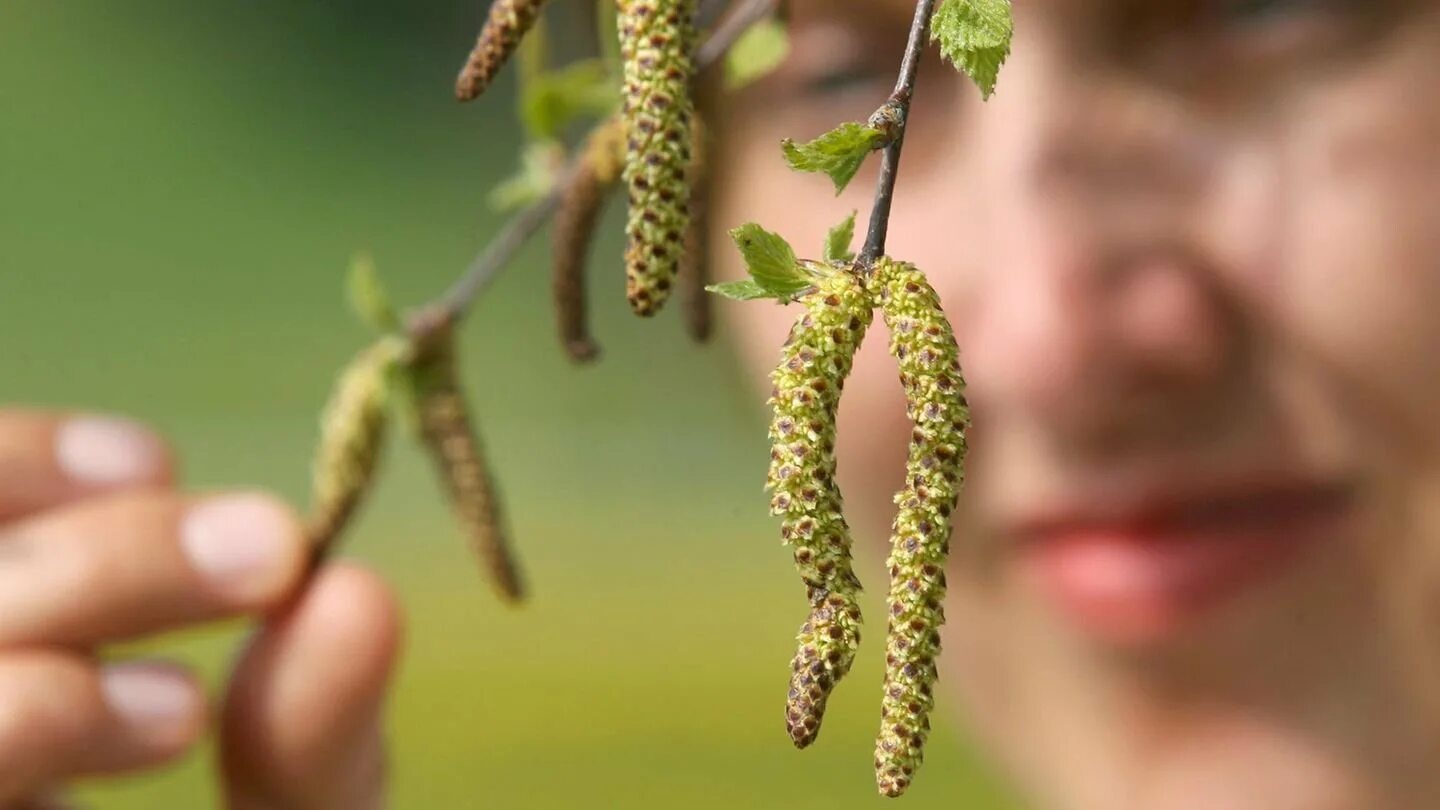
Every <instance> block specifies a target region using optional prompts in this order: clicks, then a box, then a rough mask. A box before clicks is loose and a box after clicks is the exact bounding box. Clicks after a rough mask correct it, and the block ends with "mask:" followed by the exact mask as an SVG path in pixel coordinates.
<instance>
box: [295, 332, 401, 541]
mask: <svg viewBox="0 0 1440 810" xmlns="http://www.w3.org/2000/svg"><path fill="white" fill-rule="evenodd" d="M401 351H402V345H401V344H400V343H398V342H396V341H395V340H393V339H388V338H387V339H383V340H381V341H380V342H378V343H376V344H374V345H372V346H370V347H368V348H367V349H365V350H364V351H362V352H361V353H360V354H359V355H357V356H356V357H355V359H353V360H351V361H350V364H349V365H348V366H346V367H345V370H344V371H343V372H342V373H341V375H340V379H339V380H338V381H337V382H336V384H335V388H334V390H333V392H332V393H331V395H330V401H329V402H328V403H327V404H326V406H325V410H324V412H323V414H322V416H321V419H320V443H319V446H317V447H316V449H315V457H314V459H313V461H312V465H311V505H310V514H309V516H308V518H307V519H306V536H307V538H308V540H309V543H310V548H311V555H312V558H313V559H315V560H316V561H318V560H320V559H322V558H323V557H325V555H327V554H328V553H329V551H330V549H331V548H332V547H333V546H334V544H335V542H336V540H337V539H338V538H339V536H340V534H341V532H342V531H344V529H345V526H346V524H347V523H348V522H349V520H350V517H351V516H352V515H353V514H354V512H355V509H356V507H358V506H359V505H360V502H361V501H362V500H363V499H364V497H365V494H366V493H367V492H368V491H369V488H370V482H371V480H372V479H373V478H374V475H375V468H376V466H377V464H378V461H379V457H380V449H381V447H382V446H383V445H384V441H385V429H386V425H387V423H388V421H389V411H388V409H387V407H386V405H387V387H388V376H389V373H390V370H391V369H392V368H393V366H394V363H395V362H396V359H397V358H398V356H399V353H400V352H401Z"/></svg>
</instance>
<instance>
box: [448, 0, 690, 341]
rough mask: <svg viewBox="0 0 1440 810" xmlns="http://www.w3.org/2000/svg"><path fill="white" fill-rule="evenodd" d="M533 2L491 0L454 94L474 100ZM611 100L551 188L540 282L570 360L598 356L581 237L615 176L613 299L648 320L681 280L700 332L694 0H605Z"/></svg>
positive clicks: (531, 21) (525, 24) (528, 23)
mask: <svg viewBox="0 0 1440 810" xmlns="http://www.w3.org/2000/svg"><path fill="white" fill-rule="evenodd" d="M544 3H545V0H495V1H494V3H493V4H492V5H491V7H490V14H489V16H488V17H487V19H486V21H485V25H484V27H483V28H482V30H481V32H480V36H479V39H478V40H477V42H476V45H475V48H474V50H473V51H472V52H471V54H470V56H469V58H468V59H467V60H466V63H465V66H464V67H463V68H462V70H461V71H460V76H459V78H458V79H457V81H456V96H457V97H458V98H459V99H460V100H462V101H469V100H472V99H474V98H477V97H479V96H480V95H481V94H482V93H483V92H484V91H485V89H486V88H487V87H489V86H490V83H491V81H492V80H493V79H494V77H495V75H496V73H497V72H498V71H499V70H500V68H501V67H502V66H503V65H504V64H505V62H506V61H507V60H508V59H509V58H510V57H511V56H512V55H513V54H514V52H515V50H516V48H518V46H519V44H520V41H521V40H522V39H523V38H524V36H525V34H526V33H527V32H528V31H529V30H530V29H531V28H532V27H533V26H534V25H535V23H536V21H537V20H538V19H539V18H540V14H541V11H542V7H543V6H544ZM615 5H616V28H617V30H618V32H619V40H620V42H619V45H620V55H621V58H622V61H623V73H624V75H623V77H622V80H623V85H622V89H623V94H622V102H623V106H622V109H621V110H620V112H619V113H618V114H617V115H616V116H615V117H614V118H612V119H610V120H606V121H602V122H601V123H599V124H598V125H596V126H595V128H594V129H593V130H592V131H591V133H590V136H589V137H588V138H587V139H586V140H585V142H584V144H582V146H581V147H580V148H579V149H578V150H577V151H576V154H575V155H574V156H573V159H572V163H571V166H570V169H569V171H568V172H566V174H565V176H564V177H563V178H562V179H561V181H560V183H559V186H558V188H557V190H556V194H557V195H558V203H559V204H558V207H557V210H556V215H555V222H554V229H553V235H552V245H551V246H552V257H553V259H552V261H553V274H552V290H553V294H554V303H555V313H556V319H557V322H558V328H559V336H560V343H561V346H562V348H563V349H564V350H565V352H566V353H567V354H568V355H569V356H570V357H571V359H573V360H575V361H576V362H588V361H590V360H593V359H595V358H596V357H597V356H598V354H599V348H598V347H597V346H596V344H595V341H594V339H593V338H592V336H591V333H590V328H589V322H588V316H587V308H586V303H585V297H586V290H585V274H586V268H587V259H588V254H589V249H590V244H591V242H592V241H593V239H594V234H595V229H596V225H597V223H598V220H599V216H600V212H601V210H602V208H603V206H604V203H605V201H606V199H607V198H608V197H609V195H610V192H611V191H612V190H613V189H614V188H615V186H616V185H617V184H618V182H619V181H621V180H623V181H624V184H625V186H626V190H627V197H628V202H629V207H628V214H627V217H626V225H625V238H626V245H625V254H624V263H625V297H626V300H627V301H628V302H629V304H630V308H631V309H632V310H633V311H634V312H635V313H636V314H637V315H641V316H646V317H648V316H651V315H654V314H655V313H656V312H658V311H659V310H660V308H661V307H662V306H663V305H664V304H665V302H666V301H667V300H668V299H669V297H670V294H671V292H672V290H673V288H674V287H675V286H676V283H677V281H680V282H682V283H683V284H684V290H685V296H684V297H685V302H684V304H685V320H686V324H687V328H688V330H689V332H690V334H691V336H692V337H694V338H695V339H696V340H699V341H703V340H706V339H707V338H708V337H709V333H710V321H711V303H710V298H709V296H708V295H706V294H705V285H706V282H707V278H706V272H707V269H706V267H705V266H704V261H703V251H702V250H698V249H697V248H698V247H701V242H702V241H703V237H704V234H703V226H702V225H701V224H700V219H701V216H700V211H701V208H702V207H703V193H702V191H701V190H702V189H703V187H704V179H705V178H704V165H703V158H702V155H703V153H704V141H703V139H704V135H703V133H702V132H701V128H700V126H699V122H698V120H697V116H696V112H695V102H694V99H693V83H694V79H695V64H694V52H695V45H696V39H697V34H696V29H695V15H696V5H697V3H696V0H616V4H615Z"/></svg>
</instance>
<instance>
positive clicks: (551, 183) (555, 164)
mask: <svg viewBox="0 0 1440 810" xmlns="http://www.w3.org/2000/svg"><path fill="white" fill-rule="evenodd" d="M564 164H565V149H564V147H562V146H561V145H560V144H558V143H555V142H554V141H542V142H537V143H532V144H529V145H528V146H526V147H525V150H524V151H523V152H521V153H520V168H519V169H518V170H516V172H515V174H513V175H511V176H510V177H508V178H506V179H505V180H502V181H500V183H499V184H498V185H496V186H495V187H494V188H492V189H491V190H490V196H489V202H490V207H491V208H493V209H495V210H496V211H513V210H515V209H517V208H521V207H523V206H526V205H529V204H531V203H533V202H536V201H538V200H541V199H543V198H544V197H545V195H546V194H549V193H550V190H551V189H553V188H554V187H555V183H556V182H558V180H559V176H560V170H561V168H562V167H563V166H564Z"/></svg>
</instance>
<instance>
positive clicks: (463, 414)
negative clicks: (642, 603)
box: [412, 324, 524, 601]
mask: <svg viewBox="0 0 1440 810" xmlns="http://www.w3.org/2000/svg"><path fill="white" fill-rule="evenodd" d="M412 368H413V372H414V383H415V392H416V396H417V400H416V410H417V415H418V417H419V423H420V435H421V438H422V439H423V440H424V443H425V446H426V448H427V449H428V450H429V452H430V456H431V458H432V460H433V461H434V462H435V467H436V469H437V470H438V471H439V473H440V478H441V481H442V482H443V484H444V487H445V491H446V494H447V495H448V496H449V498H450V504H451V506H452V507H453V508H454V510H455V514H456V516H457V517H458V518H459V520H460V524H461V526H462V527H463V528H464V529H465V532H466V534H467V535H469V537H470V541H471V545H472V546H473V547H474V549H475V552H476V554H477V555H478V556H479V557H480V561H481V564H482V566H483V568H484V569H485V571H486V573H487V574H488V576H489V578H490V580H491V584H492V585H494V586H495V589H496V591H497V592H498V593H499V594H500V595H501V596H502V597H503V598H505V599H506V600H509V601H519V600H520V599H521V598H523V597H524V588H523V587H522V583H521V580H520V574H519V569H518V567H517V565H516V563H515V559H514V556H513V554H512V552H511V550H510V542H509V538H508V537H507V531H506V526H505V521H504V516H503V515H502V514H501V510H500V501H499V495H498V493H497V491H496V488H495V483H494V479H493V478H492V477H491V475H490V469H489V467H488V466H487V464H486V462H485V456H484V452H483V448H482V446H481V444H480V439H479V437H478V436H477V434H476V432H475V430H474V427H473V425H472V423H471V420H470V412H469V409H468V408H467V407H466V404H465V398H464V394H463V392H462V391H461V388H460V381H459V379H458V376H457V373H456V364H455V346H454V335H453V332H452V331H451V326H450V325H449V324H444V325H441V326H437V327H435V328H433V329H432V330H430V331H429V333H428V334H427V335H426V338H425V339H424V341H423V342H422V345H421V346H420V347H419V348H418V350H417V352H416V354H415V357H414V358H413V366H412Z"/></svg>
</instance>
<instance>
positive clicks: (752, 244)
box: [730, 222, 811, 298]
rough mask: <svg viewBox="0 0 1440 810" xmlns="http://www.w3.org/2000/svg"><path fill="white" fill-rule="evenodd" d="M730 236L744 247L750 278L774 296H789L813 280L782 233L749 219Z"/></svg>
mask: <svg viewBox="0 0 1440 810" xmlns="http://www.w3.org/2000/svg"><path fill="white" fill-rule="evenodd" d="M730 238H731V239H734V240H735V246H736V247H738V248H740V255H741V256H743V257H744V258H745V269H746V270H748V271H749V272H750V277H751V278H753V279H754V280H755V283H756V284H758V285H759V286H760V287H761V288H762V289H764V290H765V291H766V292H767V293H769V294H770V295H773V296H775V297H778V298H787V297H789V296H792V295H794V294H795V293H797V292H800V291H801V290H803V289H805V288H806V287H809V286H810V283H811V279H810V277H809V275H808V274H806V273H805V271H804V270H802V269H801V268H800V262H799V260H798V259H796V258H795V251H794V250H793V249H791V247H790V243H789V242H786V241H785V239H784V238H782V237H781V236H780V235H779V234H774V233H771V232H769V231H767V230H765V229H764V228H762V227H760V226H759V225H756V224H755V223H753V222H747V223H745V224H744V225H741V226H740V227H738V228H736V229H734V230H732V231H730Z"/></svg>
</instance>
